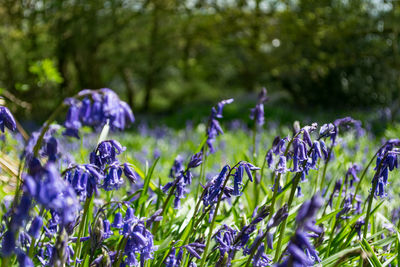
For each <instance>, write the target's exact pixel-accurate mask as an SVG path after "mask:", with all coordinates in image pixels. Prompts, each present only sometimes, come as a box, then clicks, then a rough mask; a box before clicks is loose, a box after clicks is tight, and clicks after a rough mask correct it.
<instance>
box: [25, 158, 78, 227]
mask: <svg viewBox="0 0 400 267" xmlns="http://www.w3.org/2000/svg"><path fill="white" fill-rule="evenodd" d="M25 180H28V181H29V182H28V184H33V185H35V186H34V191H32V192H30V194H31V196H32V197H33V198H34V199H35V200H36V201H37V202H38V203H39V204H41V205H43V206H44V207H45V208H47V209H51V210H55V211H56V212H57V213H58V214H59V215H60V218H61V224H63V225H65V224H68V223H70V222H73V221H74V220H75V216H76V213H77V212H78V210H79V208H80V205H79V203H78V200H77V197H76V194H75V192H74V190H73V188H72V187H71V185H70V184H69V183H67V182H65V181H64V180H63V179H62V178H61V176H60V174H59V172H58V170H57V168H56V167H55V166H54V164H52V163H48V164H47V165H46V166H45V167H44V172H43V175H41V176H35V177H32V176H26V177H25Z"/></svg>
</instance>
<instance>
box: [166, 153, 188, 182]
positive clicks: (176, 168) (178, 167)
mask: <svg viewBox="0 0 400 267" xmlns="http://www.w3.org/2000/svg"><path fill="white" fill-rule="evenodd" d="M184 168H185V167H184V166H183V158H182V157H181V156H180V155H178V156H176V158H175V160H174V164H173V165H172V167H171V169H170V171H169V178H176V176H177V175H178V174H179V173H180V172H181V171H184Z"/></svg>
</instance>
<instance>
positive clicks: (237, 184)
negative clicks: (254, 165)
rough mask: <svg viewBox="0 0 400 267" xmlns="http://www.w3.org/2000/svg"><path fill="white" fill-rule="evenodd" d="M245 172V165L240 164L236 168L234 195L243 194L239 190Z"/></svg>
mask: <svg viewBox="0 0 400 267" xmlns="http://www.w3.org/2000/svg"><path fill="white" fill-rule="evenodd" d="M243 172H244V167H243V165H240V166H239V167H238V168H237V169H236V172H235V174H234V176H233V179H234V186H233V195H234V196H240V195H241V192H240V191H239V190H240V189H242V180H243Z"/></svg>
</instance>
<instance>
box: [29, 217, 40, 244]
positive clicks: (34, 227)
mask: <svg viewBox="0 0 400 267" xmlns="http://www.w3.org/2000/svg"><path fill="white" fill-rule="evenodd" d="M42 226H43V219H42V217H40V216H36V217H35V219H33V221H32V224H31V227H30V228H29V231H28V234H29V235H30V236H31V237H33V238H36V239H37V238H38V237H39V234H40V230H41V228H42Z"/></svg>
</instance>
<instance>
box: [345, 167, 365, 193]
mask: <svg viewBox="0 0 400 267" xmlns="http://www.w3.org/2000/svg"><path fill="white" fill-rule="evenodd" d="M360 171H361V167H360V166H359V165H358V164H352V165H351V166H350V167H349V168H348V169H347V172H346V181H345V183H346V184H348V183H350V188H353V187H354V183H357V182H358V181H359V180H360V179H359V178H358V176H357V174H358V173H359V172H360ZM350 177H351V180H350V181H349V178H350Z"/></svg>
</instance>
